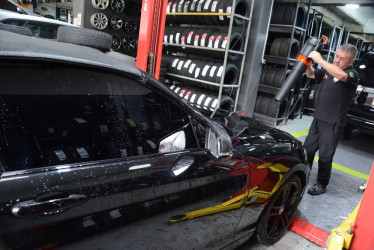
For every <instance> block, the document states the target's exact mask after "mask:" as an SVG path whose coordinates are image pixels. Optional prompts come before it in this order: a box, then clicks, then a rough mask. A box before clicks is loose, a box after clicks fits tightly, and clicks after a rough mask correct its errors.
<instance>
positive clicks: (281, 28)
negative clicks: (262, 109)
mask: <svg viewBox="0 0 374 250" xmlns="http://www.w3.org/2000/svg"><path fill="white" fill-rule="evenodd" d="M279 4H281V3H279ZM310 6H311V1H309V5H308V9H307V11H306V21H305V23H304V25H302V27H298V26H297V25H296V21H297V17H298V11H299V7H300V0H298V1H297V3H296V12H295V15H294V19H293V24H292V25H287V24H272V23H271V24H270V27H269V34H270V33H275V32H276V33H282V34H290V36H289V37H290V39H291V42H290V45H289V48H288V56H287V57H279V56H271V55H269V54H265V56H264V58H265V60H266V64H265V66H268V65H269V66H271V65H276V66H280V67H283V69H285V70H288V66H289V63H290V62H292V63H294V62H296V60H295V59H293V58H290V54H291V47H292V39H296V38H294V34H295V31H298V32H300V33H301V37H300V38H299V39H300V43H299V45H300V48H301V47H302V46H303V44H304V41H305V36H306V29H305V28H304V27H307V24H308V20H309V14H308V13H309V10H310ZM273 15H274V6H273V14H272V16H273ZM303 26H304V27H303ZM268 41H269V37H268ZM264 69H265V67H264ZM285 78H286V75H284V76H283V77H282V82H283V81H284V80H285ZM278 90H279V88H274V87H270V86H266V85H262V84H260V85H259V90H258V92H259V93H263V94H265V95H269V96H272V97H274V96H275V95H276V93H277V92H278ZM299 90H300V84H297V85H296V86H295V88H294V89H293V90H291V95H290V100H288V101H287V100H286V101H285V103H283V104H279V103H277V111H276V116H275V117H270V116H267V115H264V114H261V113H259V112H256V108H255V112H254V118H255V119H256V120H259V121H262V122H265V123H267V124H269V125H272V126H275V125H276V124H277V123H278V122H280V121H283V120H287V119H288V115H287V114H288V113H289V112H290V111H291V110H293V108H294V105H295V102H296V100H297V99H298V98H299V95H300V94H299ZM295 93H297V94H295ZM260 96H261V94H260V95H258V96H257V98H259V97H260ZM301 98H302V97H300V99H301ZM273 102H276V101H275V100H274V99H273ZM256 103H257V101H256ZM257 105H260V104H256V106H257ZM269 105H270V104H269ZM273 105H274V104H273ZM281 105H284V107H282V110H284V112H283V113H284V114H280V112H279V111H280V110H281V109H280V108H281ZM302 106H303V104H302ZM258 110H259V109H257V111H258ZM301 113H302V112H298V113H297V114H300V115H301ZM291 115H292V116H293V114H291Z"/></svg>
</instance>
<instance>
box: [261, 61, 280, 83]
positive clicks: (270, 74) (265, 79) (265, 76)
mask: <svg viewBox="0 0 374 250" xmlns="http://www.w3.org/2000/svg"><path fill="white" fill-rule="evenodd" d="M276 73H277V69H275V68H272V67H269V66H266V67H265V68H264V70H263V71H262V73H261V78H260V84H261V85H266V86H270V87H273V81H274V77H275V74H276Z"/></svg>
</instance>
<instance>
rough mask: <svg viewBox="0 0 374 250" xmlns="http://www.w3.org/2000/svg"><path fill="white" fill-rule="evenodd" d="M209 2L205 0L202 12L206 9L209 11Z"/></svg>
mask: <svg viewBox="0 0 374 250" xmlns="http://www.w3.org/2000/svg"><path fill="white" fill-rule="evenodd" d="M210 1H211V0H206V2H205V5H204V12H206V11H205V10H208V9H209V4H210Z"/></svg>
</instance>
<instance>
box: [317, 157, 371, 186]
mask: <svg viewBox="0 0 374 250" xmlns="http://www.w3.org/2000/svg"><path fill="white" fill-rule="evenodd" d="M318 159H319V157H318V156H316V157H314V161H315V162H318ZM332 167H333V168H335V169H337V170H340V171H342V172H344V173H347V174H350V175H353V176H356V177H359V178H362V179H364V180H368V179H369V175H367V174H363V173H361V172H358V171H356V170H353V169H350V168H347V167H344V166H342V165H339V164H337V163H334V162H333V163H332Z"/></svg>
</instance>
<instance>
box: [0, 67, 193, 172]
mask: <svg viewBox="0 0 374 250" xmlns="http://www.w3.org/2000/svg"><path fill="white" fill-rule="evenodd" d="M0 74H1V75H2V76H3V77H2V87H1V93H0V115H1V127H0V129H1V131H0V147H1V149H0V162H1V166H0V167H2V170H3V171H12V170H21V169H30V168H35V167H43V166H51V165H58V164H68V163H77V162H82V161H92V160H103V159H112V158H121V157H131V156H137V155H142V154H152V153H157V152H158V148H157V147H158V146H157V145H158V143H159V142H160V140H161V139H162V138H163V137H164V136H165V135H167V134H168V133H171V132H172V131H175V130H177V129H179V128H181V127H183V126H185V125H186V124H187V123H188V121H189V120H188V115H186V113H185V112H181V110H180V109H179V108H178V107H176V105H172V103H171V102H170V101H169V100H167V99H166V98H163V97H162V96H160V95H159V94H158V93H156V92H154V91H152V90H150V89H148V88H146V87H144V86H143V85H141V84H140V83H138V82H137V81H134V80H132V79H130V78H127V77H123V76H119V75H115V74H109V73H106V72H102V71H99V70H92V69H91V70H90V69H84V68H80V67H77V66H76V65H73V66H67V65H62V64H52V63H50V64H29V65H27V64H25V63H23V64H17V63H14V64H13V63H9V62H7V63H0Z"/></svg>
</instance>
